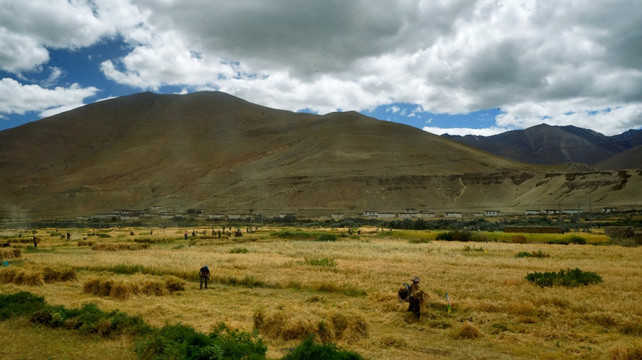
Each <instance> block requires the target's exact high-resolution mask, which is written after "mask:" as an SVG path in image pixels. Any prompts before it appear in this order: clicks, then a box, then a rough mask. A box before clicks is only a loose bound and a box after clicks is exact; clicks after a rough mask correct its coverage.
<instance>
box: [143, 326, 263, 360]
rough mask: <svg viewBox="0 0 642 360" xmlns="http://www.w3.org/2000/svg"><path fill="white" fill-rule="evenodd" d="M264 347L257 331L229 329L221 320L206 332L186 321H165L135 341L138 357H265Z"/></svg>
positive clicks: (255, 358)
mask: <svg viewBox="0 0 642 360" xmlns="http://www.w3.org/2000/svg"><path fill="white" fill-rule="evenodd" d="M266 352H267V347H266V346H265V345H264V344H263V341H262V340H261V339H260V338H258V335H257V334H256V333H254V334H249V333H247V332H241V331H237V330H230V329H228V328H227V327H226V326H225V325H224V324H219V325H218V327H217V328H216V329H215V330H214V331H213V332H212V333H211V334H209V335H205V334H203V333H199V332H197V331H196V330H194V329H193V328H192V327H189V326H186V325H178V324H177V325H165V326H164V327H163V328H161V329H160V330H158V331H155V332H154V333H152V334H150V335H148V336H146V337H144V338H142V339H140V340H138V341H137V342H136V353H137V354H138V356H139V357H140V358H141V359H185V360H189V359H247V360H259V359H265V353H266Z"/></svg>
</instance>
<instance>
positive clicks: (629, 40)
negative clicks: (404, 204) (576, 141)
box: [0, 0, 642, 135]
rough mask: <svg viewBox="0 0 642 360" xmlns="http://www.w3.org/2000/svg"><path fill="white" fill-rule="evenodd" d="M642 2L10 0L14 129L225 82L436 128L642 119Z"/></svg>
mask: <svg viewBox="0 0 642 360" xmlns="http://www.w3.org/2000/svg"><path fill="white" fill-rule="evenodd" d="M639 7H640V3H639V1H638V0H636V1H624V0H621V1H592V2H590V3H586V2H563V3H546V2H540V1H534V0H528V1H527V0H523V1H522V0H520V1H512V2H509V3H500V2H496V1H492V0H476V1H449V2H444V3H441V2H414V1H409V2H406V1H400V2H394V3H390V2H388V1H378V0H371V1H365V0H363V1H351V2H345V1H339V0H331V1H326V2H318V1H312V0H301V1H297V2H295V3H293V2H291V1H287V0H274V1H270V2H260V1H258V2H257V1H251V0H241V1H235V2H212V1H205V0H194V1H190V2H184V1H178V0H164V1H153V0H92V1H89V0H87V1H83V0H77V1H71V2H70V1H66V0H48V1H41V0H31V1H22V0H0V44H2V45H0V130H3V129H7V128H11V127H14V126H18V125H20V124H23V123H25V122H29V121H34V120H37V119H40V118H42V117H46V116H50V115H53V114H56V113H58V112H61V111H65V110H69V109H72V108H74V107H78V106H82V105H84V104H89V103H92V102H94V101H97V100H101V99H105V98H111V97H116V96H122V95H128V94H132V93H137V92H141V91H153V92H156V93H189V92H195V91H202V90H219V91H224V92H227V93H230V94H232V95H235V96H238V97H241V98H243V99H245V100H248V101H250V102H254V103H257V104H261V105H264V106H269V107H274V108H279V109H286V110H291V111H311V112H315V113H319V114H323V113H328V112H332V111H337V110H346V111H347V110H356V111H360V112H362V113H363V114H366V115H369V116H373V117H375V118H378V119H381V120H387V121H395V122H400V123H404V124H408V125H411V126H415V127H417V128H420V129H424V130H426V131H430V132H433V133H437V134H441V133H450V134H459V135H463V134H478V135H492V134H496V133H499V132H503V131H507V130H513V129H522V128H527V127H530V126H534V125H537V124H540V123H542V122H546V123H548V124H551V125H575V126H580V127H584V128H590V129H593V130H596V131H599V132H601V133H604V134H606V135H613V134H618V133H621V132H623V131H626V130H628V129H632V128H636V129H637V128H640V127H642V97H641V94H642V51H641V49H642V40H641V39H642V25H641V24H642V13H641V12H640V11H639Z"/></svg>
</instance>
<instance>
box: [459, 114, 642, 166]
mask: <svg viewBox="0 0 642 360" xmlns="http://www.w3.org/2000/svg"><path fill="white" fill-rule="evenodd" d="M447 137H448V138H450V139H453V140H456V141H459V142H462V143H465V144H468V145H470V146H473V147H476V148H479V149H482V150H484V151H488V152H490V153H493V154H496V155H500V156H504V157H506V158H509V159H514V160H518V161H523V162H529V163H534V164H549V165H551V164H562V163H566V162H577V163H584V164H587V165H595V164H597V163H599V162H600V161H603V160H606V159H607V158H609V157H611V156H613V155H615V154H618V153H620V152H622V151H625V150H627V149H629V148H631V147H634V146H636V145H637V144H639V143H640V141H642V131H640V130H630V131H629V132H627V133H624V134H621V135H618V136H613V137H608V136H605V135H602V134H600V133H597V132H595V131H592V130H588V129H582V128H578V127H575V126H550V125H546V124H541V125H537V126H533V127H531V128H528V129H525V130H514V131H508V132H505V133H502V134H498V135H493V136H488V137H483V136H470V135H468V136H463V137H462V136H447Z"/></svg>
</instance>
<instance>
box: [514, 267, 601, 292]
mask: <svg viewBox="0 0 642 360" xmlns="http://www.w3.org/2000/svg"><path fill="white" fill-rule="evenodd" d="M526 280H528V281H530V282H533V283H535V284H537V285H539V286H541V287H545V286H554V285H561V286H566V287H576V286H580V285H589V284H597V283H601V282H602V277H600V276H599V275H598V274H596V273H594V272H588V271H582V270H580V269H578V268H575V269H567V270H560V271H559V272H557V273H556V272H545V273H540V272H534V273H529V274H527V275H526Z"/></svg>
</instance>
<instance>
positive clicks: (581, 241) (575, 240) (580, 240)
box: [568, 235, 586, 245]
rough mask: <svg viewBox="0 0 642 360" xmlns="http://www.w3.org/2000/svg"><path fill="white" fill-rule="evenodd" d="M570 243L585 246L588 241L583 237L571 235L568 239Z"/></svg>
mask: <svg viewBox="0 0 642 360" xmlns="http://www.w3.org/2000/svg"><path fill="white" fill-rule="evenodd" d="M568 242H569V243H571V244H580V245H584V244H586V239H585V238H583V237H581V236H578V235H571V236H569V238H568Z"/></svg>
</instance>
